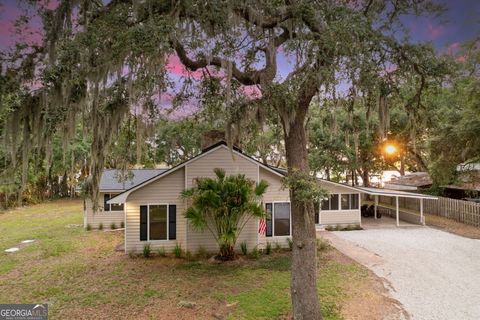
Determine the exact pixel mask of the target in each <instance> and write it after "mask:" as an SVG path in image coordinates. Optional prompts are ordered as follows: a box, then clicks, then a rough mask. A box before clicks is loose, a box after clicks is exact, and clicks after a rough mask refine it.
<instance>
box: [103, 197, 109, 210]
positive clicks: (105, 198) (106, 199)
mask: <svg viewBox="0 0 480 320" xmlns="http://www.w3.org/2000/svg"><path fill="white" fill-rule="evenodd" d="M108 200H110V194H108V193H105V194H104V195H103V211H110V205H109V204H108V203H107V201H108Z"/></svg>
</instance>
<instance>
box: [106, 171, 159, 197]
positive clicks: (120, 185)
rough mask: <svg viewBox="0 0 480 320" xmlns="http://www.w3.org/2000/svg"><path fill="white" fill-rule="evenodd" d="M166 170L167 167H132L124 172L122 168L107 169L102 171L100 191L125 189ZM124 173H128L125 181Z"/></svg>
mask: <svg viewBox="0 0 480 320" xmlns="http://www.w3.org/2000/svg"><path fill="white" fill-rule="evenodd" d="M166 170H167V169H130V170H127V171H125V172H123V173H122V170H117V169H106V170H104V171H103V172H102V176H101V177H100V183H99V187H98V189H99V191H100V192H107V191H111V192H112V191H117V192H118V191H125V190H127V189H130V188H132V187H135V186H137V185H139V184H140V183H142V182H144V181H146V180H148V179H150V178H152V177H154V176H156V175H158V174H160V173H162V172H165V171H166ZM130 174H131V176H130ZM124 175H126V176H127V178H126V180H125V181H122V176H124Z"/></svg>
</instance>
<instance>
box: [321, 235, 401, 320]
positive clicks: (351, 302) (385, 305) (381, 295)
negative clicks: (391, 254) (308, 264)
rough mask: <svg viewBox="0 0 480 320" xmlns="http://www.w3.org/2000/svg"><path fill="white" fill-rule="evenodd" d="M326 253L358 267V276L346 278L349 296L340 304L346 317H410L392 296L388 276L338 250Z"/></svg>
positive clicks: (384, 319)
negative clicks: (373, 270) (382, 276)
mask: <svg viewBox="0 0 480 320" xmlns="http://www.w3.org/2000/svg"><path fill="white" fill-rule="evenodd" d="M322 236H325V234H322ZM324 255H325V256H324V258H323V259H324V260H325V261H334V262H337V263H340V264H342V265H346V266H355V267H357V268H359V271H358V272H356V273H355V274H356V276H355V277H353V278H350V279H348V281H344V282H343V289H344V292H345V293H346V297H345V298H344V299H343V302H342V305H341V314H342V316H343V317H344V318H345V319H349V320H350V319H358V320H360V319H362V320H363V319H369V320H376V319H378V320H390V319H391V320H394V319H395V320H396V319H410V317H409V315H408V313H407V312H406V311H405V309H404V308H403V306H402V304H401V303H400V302H399V301H398V300H395V299H393V298H392V297H391V296H390V294H389V291H388V287H390V286H391V285H390V283H389V282H388V281H387V280H386V279H383V278H380V277H378V276H376V275H375V274H374V273H373V272H372V271H370V270H369V269H367V268H366V267H363V266H360V265H359V264H358V263H357V262H356V261H354V260H353V259H351V258H350V257H348V256H346V255H345V254H343V253H341V252H340V251H338V250H329V251H328V252H326V253H324Z"/></svg>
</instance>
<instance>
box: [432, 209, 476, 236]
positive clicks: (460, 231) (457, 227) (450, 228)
mask: <svg viewBox="0 0 480 320" xmlns="http://www.w3.org/2000/svg"><path fill="white" fill-rule="evenodd" d="M425 224H426V225H427V226H431V227H435V228H438V229H441V230H443V231H447V232H450V233H454V234H456V235H459V236H462V237H466V238H470V239H480V228H477V227H474V226H470V225H468V224H464V223H461V222H457V221H455V220H452V219H447V218H444V217H440V216H435V215H432V214H426V215H425Z"/></svg>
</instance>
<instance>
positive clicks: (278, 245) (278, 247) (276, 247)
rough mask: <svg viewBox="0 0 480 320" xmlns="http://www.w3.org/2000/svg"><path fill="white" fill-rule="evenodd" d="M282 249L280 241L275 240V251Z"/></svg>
mask: <svg viewBox="0 0 480 320" xmlns="http://www.w3.org/2000/svg"><path fill="white" fill-rule="evenodd" d="M281 250H282V246H281V245H280V243H278V242H275V251H277V252H278V251H281Z"/></svg>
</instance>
